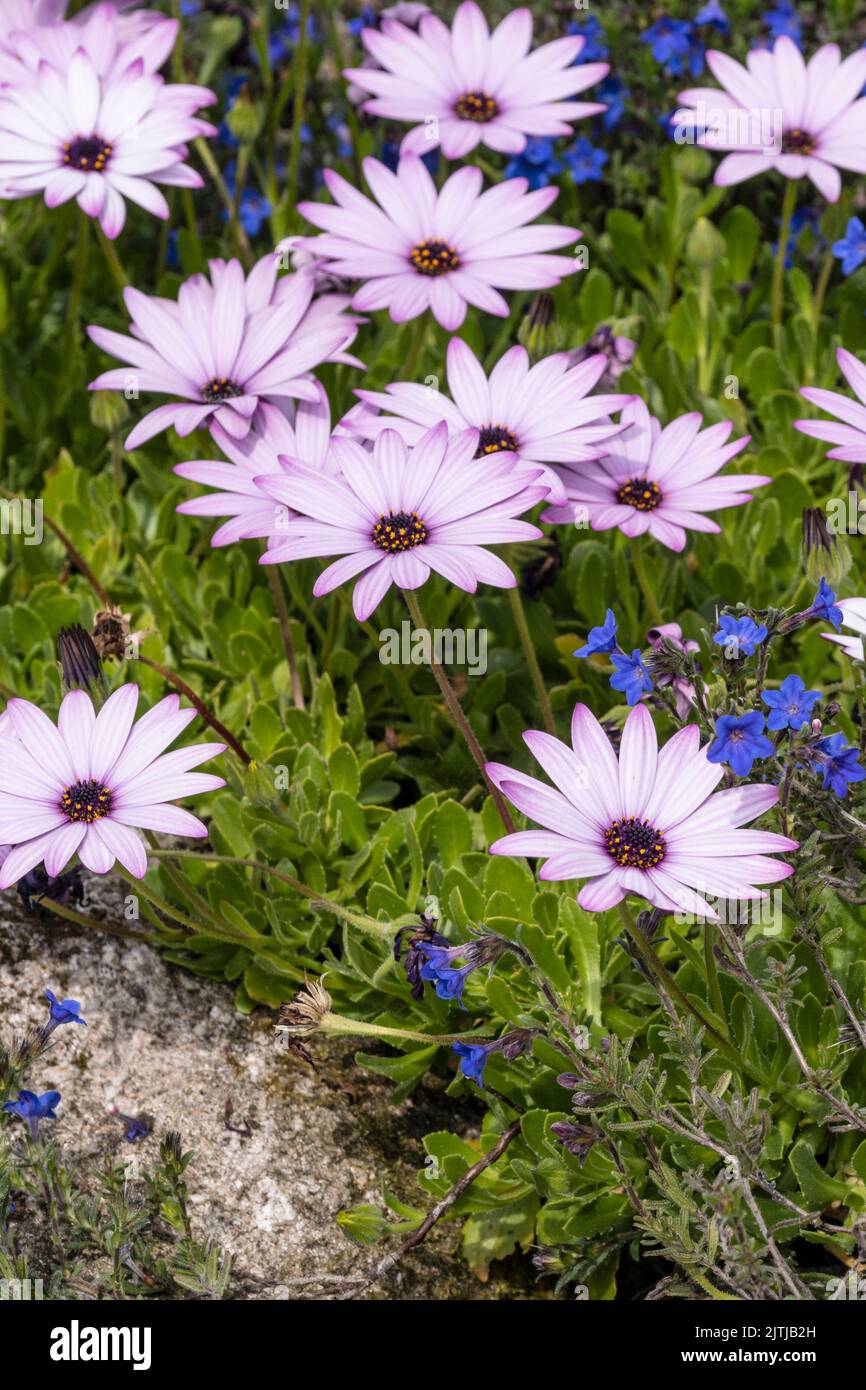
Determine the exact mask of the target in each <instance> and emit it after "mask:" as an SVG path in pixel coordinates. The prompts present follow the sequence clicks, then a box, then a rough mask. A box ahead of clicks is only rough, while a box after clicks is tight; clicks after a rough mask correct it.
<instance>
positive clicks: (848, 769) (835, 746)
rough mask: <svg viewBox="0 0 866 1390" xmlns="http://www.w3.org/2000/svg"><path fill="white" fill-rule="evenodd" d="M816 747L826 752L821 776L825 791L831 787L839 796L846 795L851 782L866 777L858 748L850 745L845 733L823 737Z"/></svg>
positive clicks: (860, 780)
mask: <svg viewBox="0 0 866 1390" xmlns="http://www.w3.org/2000/svg"><path fill="white" fill-rule="evenodd" d="M816 747H817V748H818V750H819V752H821V753H823V754H824V761H823V762H822V764H821V776H822V778H823V783H824V790H825V791H827V790H828V789H829V790H830V791H833V792H835V793H836V795H837V796H846V795H847V793H848V784H849V783H850V782H862V781H863V778H864V777H866V768H862V767H861V766H860V764H859V763H858V761H857V751H858V750H857V749H856V748H849V747H848V745H847V744H846V742H845V735H844V734H832V735H831V737H830V738H822V739H821V740H820V741H819V743H818V744H817V745H816Z"/></svg>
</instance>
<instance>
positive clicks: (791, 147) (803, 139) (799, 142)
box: [782, 127, 815, 154]
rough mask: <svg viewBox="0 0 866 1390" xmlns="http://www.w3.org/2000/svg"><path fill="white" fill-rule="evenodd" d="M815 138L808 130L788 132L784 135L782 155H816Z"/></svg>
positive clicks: (796, 129) (797, 129)
mask: <svg viewBox="0 0 866 1390" xmlns="http://www.w3.org/2000/svg"><path fill="white" fill-rule="evenodd" d="M814 153H815V137H814V136H813V135H810V134H809V132H808V130H800V129H799V128H796V127H795V129H794V130H786V131H784V132H783V134H782V154H814Z"/></svg>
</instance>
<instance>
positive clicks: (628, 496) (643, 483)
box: [616, 478, 662, 512]
mask: <svg viewBox="0 0 866 1390" xmlns="http://www.w3.org/2000/svg"><path fill="white" fill-rule="evenodd" d="M616 496H617V501H618V502H624V503H625V504H626V506H628V507H634V509H635V511H638V512H654V511H655V509H656V507H657V506H658V505H659V503H660V502H661V500H662V493H661V488H660V487H659V485H658V483H653V482H650V480H649V478H629V480H628V482H627V483H623V484H622V486H621V487H618V488H617V490H616Z"/></svg>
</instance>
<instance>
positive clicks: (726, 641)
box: [713, 613, 767, 661]
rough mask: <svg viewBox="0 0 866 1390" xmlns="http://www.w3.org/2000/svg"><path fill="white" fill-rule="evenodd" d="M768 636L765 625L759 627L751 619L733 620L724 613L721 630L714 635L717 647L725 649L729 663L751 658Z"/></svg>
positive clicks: (721, 618) (721, 619)
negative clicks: (747, 657) (746, 657)
mask: <svg viewBox="0 0 866 1390" xmlns="http://www.w3.org/2000/svg"><path fill="white" fill-rule="evenodd" d="M766 635H767V629H766V628H765V627H764V624H763V623H762V624H761V626H760V627H758V625H757V624H756V623H755V622H753V620H752V619H751V618H732V617H731V616H730V615H729V614H727V613H723V614H722V616H721V617H720V618H719V630H718V632H714V633H713V641H714V642H715V643H716V646H718V647H724V649H725V656H726V657H727V658H728V660H729V661H739V660H740V659H741V658H742V657H744V656H751V655H752V654H753V652H754V650H755V648H756V647H758V646H760V644H761V643H762V642H763V640H764V638H765V637H766Z"/></svg>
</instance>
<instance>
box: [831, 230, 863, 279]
mask: <svg viewBox="0 0 866 1390" xmlns="http://www.w3.org/2000/svg"><path fill="white" fill-rule="evenodd" d="M831 250H832V252H833V255H834V256H835V257H836V259H837V260H838V261H841V262H842V274H843V275H850V274H851V273H852V272H853V271H855V270H856V269H857V267H858V266H861V265H862V264H863V262H864V261H866V227H864V226H863V223H862V222H861V221H860V218H859V217H851V218H849V220H848V226H847V227H846V228H845V235H844V237H842V238H841V240H839V241H834V242H833V245H832V247H831Z"/></svg>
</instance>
